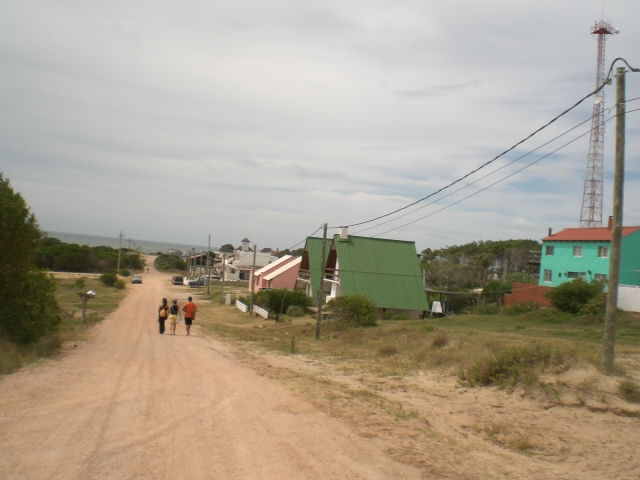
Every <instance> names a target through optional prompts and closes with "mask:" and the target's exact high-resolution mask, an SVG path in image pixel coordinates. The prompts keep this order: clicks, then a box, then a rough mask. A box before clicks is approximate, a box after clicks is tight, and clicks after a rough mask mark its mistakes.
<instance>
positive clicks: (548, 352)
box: [460, 345, 575, 386]
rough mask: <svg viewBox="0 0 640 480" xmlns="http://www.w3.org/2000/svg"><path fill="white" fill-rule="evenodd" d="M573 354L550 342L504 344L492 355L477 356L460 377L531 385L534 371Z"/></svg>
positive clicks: (485, 382)
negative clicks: (551, 344)
mask: <svg viewBox="0 0 640 480" xmlns="http://www.w3.org/2000/svg"><path fill="white" fill-rule="evenodd" d="M574 356H575V354H574V353H573V352H571V351H565V350H560V349H558V348H555V347H552V346H550V345H548V346H542V345H534V346H530V347H512V348H507V349H505V350H502V351H501V352H498V353H497V354H496V355H495V356H492V357H486V358H483V359H480V360H479V361H477V362H476V363H475V364H474V365H472V366H471V367H469V368H468V369H467V370H466V371H463V372H461V373H460V379H461V380H463V381H464V382H466V383H468V384H470V385H481V386H488V385H499V386H513V385H515V384H517V383H522V384H525V385H531V384H533V383H535V382H536V381H537V380H538V372H540V371H542V370H544V369H545V368H549V367H552V366H556V367H557V366H560V365H566V364H567V363H568V362H570V361H571V360H572V359H573V357H574Z"/></svg>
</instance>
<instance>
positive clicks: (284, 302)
mask: <svg viewBox="0 0 640 480" xmlns="http://www.w3.org/2000/svg"><path fill="white" fill-rule="evenodd" d="M253 303H255V304H256V305H259V306H261V307H262V308H264V309H266V310H269V311H270V312H274V313H276V314H280V313H284V312H287V311H288V310H289V307H290V306H292V305H295V306H297V307H300V308H302V311H303V312H304V311H306V309H307V307H308V306H309V305H311V299H310V298H309V297H307V295H306V294H305V293H304V292H303V291H302V290H287V289H285V288H278V289H273V290H260V291H259V292H258V293H257V294H255V295H254V297H253Z"/></svg>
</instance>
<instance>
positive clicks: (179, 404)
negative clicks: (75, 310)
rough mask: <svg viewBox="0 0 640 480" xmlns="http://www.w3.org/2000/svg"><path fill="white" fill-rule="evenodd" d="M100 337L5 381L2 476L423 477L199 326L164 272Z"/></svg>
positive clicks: (0, 384) (0, 410)
mask: <svg viewBox="0 0 640 480" xmlns="http://www.w3.org/2000/svg"><path fill="white" fill-rule="evenodd" d="M143 278H144V280H143V281H144V283H143V284H142V285H132V286H130V287H131V288H132V290H133V291H132V292H131V293H130V294H129V296H128V297H127V298H126V299H125V300H124V301H123V303H122V304H121V306H120V308H119V309H118V310H117V311H116V312H114V313H113V314H111V315H110V316H109V317H108V318H107V319H105V320H104V321H103V322H102V323H101V324H100V325H98V326H96V327H95V329H94V331H93V335H92V338H91V339H90V340H89V341H88V342H86V343H84V344H81V345H79V346H78V348H73V347H72V348H70V349H68V350H67V351H66V352H65V353H64V354H63V355H62V358H61V359H60V360H58V361H52V362H47V363H46V364H45V365H40V366H31V367H28V368H25V369H23V370H21V371H19V372H17V373H15V374H12V375H9V376H6V377H4V378H2V379H1V380H0V478H2V479H27V478H28V479H40V478H69V479H72V478H77V479H100V478H109V479H113V478H117V479H127V478H153V479H163V478H166V479H183V478H185V479H186V478H188V479H199V478H203V479H213V478H224V479H227V478H256V479H258V478H259V479H268V478H278V479H280V478H323V479H326V478H380V479H386V478H421V477H422V476H423V473H424V471H423V470H420V469H418V468H416V467H413V466H411V465H406V464H403V463H401V462H398V461H397V460H394V459H393V458H391V456H389V455H388V454H387V453H385V452H384V451H383V450H381V449H380V448H379V446H377V445H376V444H375V443H374V442H372V441H371V440H370V439H367V438H365V437H362V436H360V435H358V434H357V433H356V432H355V431H354V430H353V429H352V428H351V427H349V426H348V425H347V424H345V423H344V422H342V421H340V420H337V419H334V418H332V417H331V416H330V415H328V414H326V413H324V412H322V411H321V410H319V409H317V408H315V407H314V406H313V405H312V404H311V403H309V402H307V401H305V400H303V399H301V398H300V397H298V396H296V395H295V394H293V393H291V392H290V390H288V389H287V388H285V387H283V386H282V384H281V383H280V382H279V381H276V380H272V379H269V378H266V377H264V376H261V375H259V374H258V373H256V372H255V370H254V369H252V368H251V367H250V366H248V365H245V364H243V363H242V362H238V361H237V360H236V358H235V356H234V354H233V353H232V352H231V351H230V350H229V349H228V348H227V347H226V346H225V344H223V343H220V342H218V341H216V340H214V339H211V338H210V337H205V336H202V335H201V334H200V331H199V328H198V327H197V326H196V327H195V328H194V331H193V334H192V335H191V336H189V337H187V336H185V335H184V328H182V327H180V328H179V331H178V333H179V335H176V336H169V335H166V334H165V335H159V334H158V324H157V321H156V318H157V313H156V312H157V305H158V303H159V300H160V298H161V297H162V296H163V295H166V296H171V295H172V294H175V293H176V292H179V294H180V296H181V297H182V298H181V300H183V299H184V297H185V296H186V295H187V291H186V289H184V288H182V289H178V288H174V287H171V286H169V282H168V276H167V275H163V274H160V273H157V272H155V271H152V272H151V273H150V274H145V275H143Z"/></svg>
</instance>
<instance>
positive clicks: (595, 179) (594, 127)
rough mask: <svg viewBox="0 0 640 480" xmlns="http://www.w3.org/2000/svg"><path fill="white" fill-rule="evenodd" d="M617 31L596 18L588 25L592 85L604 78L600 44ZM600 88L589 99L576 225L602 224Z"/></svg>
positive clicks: (601, 112)
mask: <svg viewBox="0 0 640 480" xmlns="http://www.w3.org/2000/svg"><path fill="white" fill-rule="evenodd" d="M616 33H618V30H617V29H615V28H613V27H612V26H611V24H610V23H609V22H605V21H604V20H600V21H599V22H596V24H595V25H594V26H593V27H591V35H594V36H595V37H596V38H597V39H598V66H597V67H598V68H597V71H596V72H597V73H596V88H598V87H599V86H601V85H602V84H603V83H604V81H605V78H604V77H605V72H604V45H605V42H606V41H607V39H608V38H609V37H610V36H611V35H615V34H616ZM603 157H604V89H602V90H600V91H599V92H598V93H597V94H596V95H595V96H594V100H593V117H592V118H591V138H590V139H589V155H588V157H587V175H586V176H585V179H584V189H583V191H582V209H581V210H580V227H587V228H592V227H602V189H603V183H604V182H603V169H604V166H603V164H604V158H603Z"/></svg>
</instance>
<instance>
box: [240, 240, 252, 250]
mask: <svg viewBox="0 0 640 480" xmlns="http://www.w3.org/2000/svg"><path fill="white" fill-rule="evenodd" d="M250 243H251V240H249V239H248V238H243V239H242V243H240V246H239V247H238V248H236V252H253V250H252V249H251V247H250V246H249V244H250Z"/></svg>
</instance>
